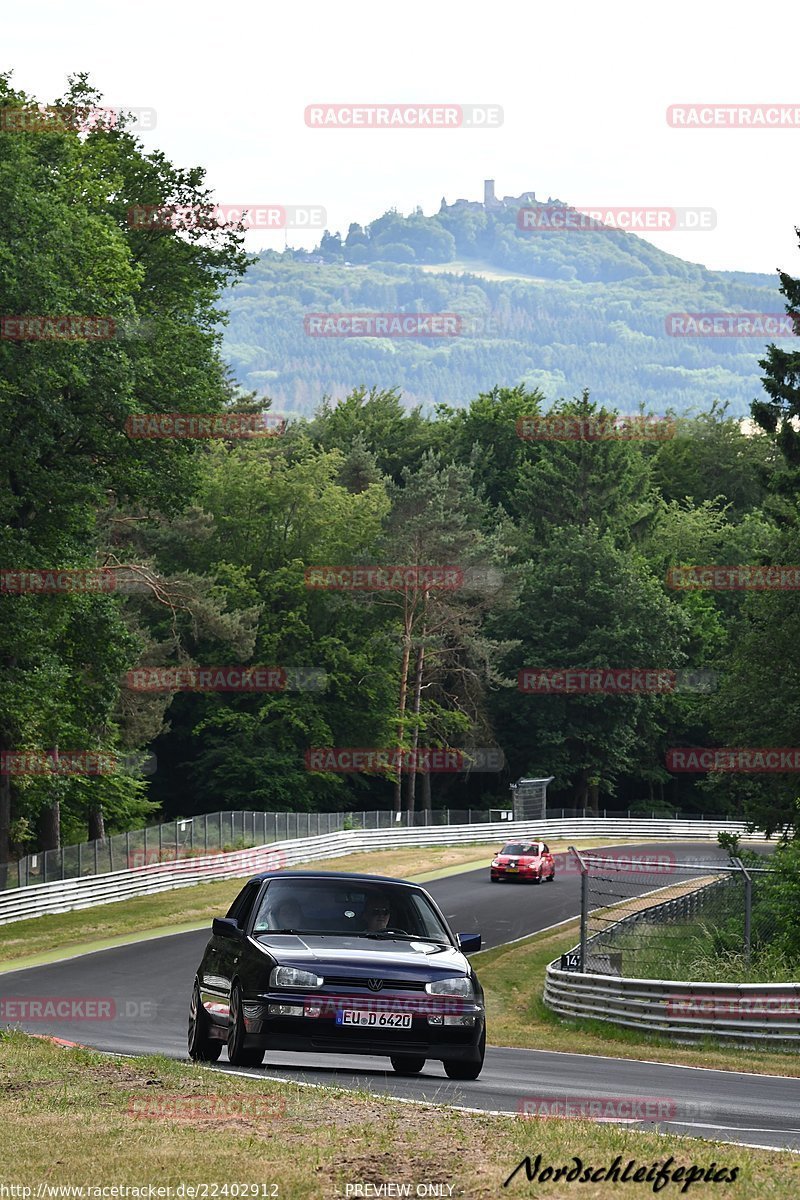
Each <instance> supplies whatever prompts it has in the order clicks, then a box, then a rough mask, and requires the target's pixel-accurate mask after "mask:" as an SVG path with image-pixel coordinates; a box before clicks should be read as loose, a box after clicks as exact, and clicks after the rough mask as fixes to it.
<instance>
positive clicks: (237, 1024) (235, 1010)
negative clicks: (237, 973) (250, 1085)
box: [228, 983, 264, 1067]
mask: <svg viewBox="0 0 800 1200" xmlns="http://www.w3.org/2000/svg"><path fill="white" fill-rule="evenodd" d="M244 1039H245V1031H244V1014H243V1012H242V989H241V988H240V987H239V984H238V983H234V985H233V987H232V988H231V1009H230V1024H229V1026H228V1062H229V1063H232V1064H233V1066H234V1067H260V1066H261V1064H262V1062H263V1061H264V1051H263V1050H251V1049H250V1047H249V1046H245V1044H244Z"/></svg>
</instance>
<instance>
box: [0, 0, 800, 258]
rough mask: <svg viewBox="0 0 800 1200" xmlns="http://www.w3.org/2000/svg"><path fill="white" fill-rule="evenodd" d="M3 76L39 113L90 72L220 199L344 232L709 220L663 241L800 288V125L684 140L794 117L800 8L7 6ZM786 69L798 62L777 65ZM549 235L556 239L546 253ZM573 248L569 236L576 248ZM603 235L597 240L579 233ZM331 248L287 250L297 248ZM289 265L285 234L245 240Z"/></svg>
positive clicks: (79, 0) (147, 139)
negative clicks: (490, 110) (352, 107)
mask: <svg viewBox="0 0 800 1200" xmlns="http://www.w3.org/2000/svg"><path fill="white" fill-rule="evenodd" d="M4 10H5V11H4V13H3V19H2V41H1V42H0V64H2V69H12V70H13V72H14V82H15V83H16V85H17V86H18V87H21V88H23V89H25V90H26V91H29V92H31V93H33V94H34V95H36V96H37V97H38V98H39V99H41V100H52V99H54V98H55V97H57V96H58V95H60V94H61V93H62V92H63V90H64V88H65V83H66V77H67V75H68V74H70V73H71V72H74V71H78V70H87V71H89V72H90V74H91V76H92V79H93V82H94V83H95V84H96V85H97V86H98V87H99V88H100V89H101V91H102V92H103V93H104V95H105V97H106V100H107V102H108V103H109V104H114V105H117V104H121V105H129V106H137V107H149V108H154V109H156V112H157V126H156V128H155V130H154V131H153V132H150V133H147V134H143V135H142V140H143V142H144V144H145V145H146V146H147V147H150V146H152V147H153V148H156V147H158V148H159V149H161V150H163V151H164V152H165V153H166V154H167V156H168V157H169V158H171V159H172V160H173V161H174V162H176V163H177V164H180V165H183V166H190V165H194V164H200V165H203V166H205V167H206V169H207V172H208V182H209V183H210V185H211V186H212V187H214V188H215V189H216V192H217V197H218V199H219V200H220V201H221V202H224V203H229V204H234V203H242V202H243V203H250V204H283V205H287V204H314V205H321V206H323V207H324V208H325V210H326V213H327V218H328V221H327V223H328V226H329V228H331V229H333V230H335V229H339V230H341V232H342V233H345V232H346V230H347V226H348V224H349V222H350V221H352V220H355V221H358V222H360V223H364V222H366V221H369V220H370V219H372V218H374V217H376V216H378V215H379V214H380V213H382V212H384V211H385V210H386V209H387V208H390V207H396V208H398V209H399V210H401V211H402V212H409V211H411V210H412V209H413V208H414V207H416V205H420V206H421V207H422V209H423V211H424V212H425V213H432V212H435V211H436V210H437V209H438V207H439V202H440V200H441V197H442V196H443V195H444V196H446V197H447V200H448V202H452V201H453V200H454V199H456V198H457V197H459V196H464V197H468V198H471V199H479V198H481V197H482V191H483V179H484V177H494V178H495V179H496V187H497V191H498V193H499V194H500V195H502V194H506V193H508V194H513V195H517V194H519V193H520V192H522V191H523V190H533V191H535V192H536V194H537V198H541V197H544V198H545V199H546V198H547V197H548V196H551V195H552V196H557V197H559V198H560V199H562V200H566V201H569V202H571V203H574V204H581V205H583V204H585V205H595V204H597V205H619V206H633V205H649V206H681V207H710V208H712V209H714V210H715V211H716V214H717V225H716V228H715V229H714V230H713V231H710V232H697V233H683V232H669V233H662V234H660V235H659V234H652V235H649V240H651V241H653V242H655V243H656V244H657V245H659V246H661V248H662V249H664V250H668V251H670V252H671V253H675V254H678V255H680V256H681V257H683V258H687V259H689V260H691V261H693V262H702V263H705V264H706V265H707V266H709V267H720V268H727V269H739V270H751V271H769V272H771V271H774V270H775V269H776V267H779V266H780V267H781V268H782V269H784V270H788V271H790V272H792V273H795V274H798V273H800V255H799V254H798V250H797V235H796V233H795V231H794V224H795V222H797V223H798V224H800V194H799V191H800V190H799V189H798V186H797V184H798V174H799V173H800V154H799V153H798V146H800V125H799V126H798V127H797V128H792V127H785V128H779V129H769V130H763V129H756V128H751V129H715V130H705V129H692V130H681V129H674V128H670V127H669V126H668V124H667V119H666V110H667V107H668V106H669V105H670V104H677V103H681V102H690V103H698V104H699V103H706V102H708V103H717V104H733V103H736V104H739V103H742V104H745V103H759V104H768V103H783V104H796V105H797V107H798V111H799V112H800V83H797V82H795V77H796V71H795V69H794V67H793V59H792V57H791V56H792V52H793V47H794V46H795V45H796V42H797V36H796V35H797V27H798V16H797V7H796V5H794V4H792V5H790V4H789V3H788V2H786V0H777V2H775V3H772V4H770V5H768V6H762V7H761V8H755V7H750V6H745V5H741V7H738V6H737V7H736V8H735V7H734V6H733V5H730V4H722V3H719V2H717V3H713V4H709V3H706V4H705V5H704V6H703V8H702V9H699V8H698V7H692V6H690V5H688V4H682V5H671V6H668V7H664V6H658V7H653V8H648V7H647V6H645V5H643V4H642V3H641V2H639V3H633V2H630V0H616V3H614V4H613V5H608V6H606V5H600V4H589V3H586V0H571V3H569V4H567V5H563V4H559V5H557V4H541V3H538V4H527V5H522V4H519V5H514V4H511V5H506V6H502V7H500V6H497V5H488V4H486V3H485V2H484V0H481V2H479V3H474V4H473V3H460V4H459V5H457V6H456V5H455V4H442V5H433V4H430V3H428V4H419V3H418V4H404V5H403V6H402V7H400V6H398V7H397V8H395V7H394V6H393V5H392V4H385V3H384V4H377V3H365V2H364V0H345V2H344V3H341V4H331V3H328V2H325V3H322V2H320V0H306V3H304V4H302V5H296V6H293V5H291V4H282V5H279V4H274V3H269V0H267V3H264V2H263V0H262V2H261V3H250V4H247V3H245V4H227V5H225V4H221V3H207V2H205V0H195V2H194V3H192V4H189V5H187V4H176V3H174V2H171V0H161V3H159V4H153V3H142V4H119V3H118V4H116V5H115V4H114V3H113V2H112V3H110V4H109V3H108V0H104V2H103V3H99V2H95V0H69V2H68V3H67V2H64V0H36V2H35V3H31V4H30V5H29V6H28V7H27V9H26V8H25V7H24V6H23V5H20V4H9V3H6V4H5V5H4ZM783 61H785V62H786V64H787V65H786V66H785V67H782V66H781V63H782V62H783ZM316 102H322V103H337V102H338V103H345V102H358V103H364V104H366V103H381V102H387V103H392V102H406V103H438V102H441V103H451V104H497V105H500V106H502V109H503V113H504V121H503V124H502V126H501V127H500V128H498V129H494V130H485V129H484V130H466V129H424V130H412V129H389V130H370V129H349V130H344V129H312V128H308V127H307V126H306V125H305V122H304V110H305V108H306V105H308V104H312V103H316ZM545 236H552V235H545ZM564 236H566V235H564ZM578 236H600V235H594V234H590V235H585V234H583V235H578ZM313 240H316V239H308V238H305V239H304V238H303V237H302V236H300V235H297V234H294V233H290V234H289V243H290V244H294V245H301V244H306V245H308V244H311V241H313ZM248 244H249V245H250V247H251V248H253V249H255V248H256V247H257V246H258V245H272V246H275V247H276V248H281V247H282V245H283V234H274V235H267V236H266V237H265V236H263V235H259V234H255V233H254V234H249V235H248Z"/></svg>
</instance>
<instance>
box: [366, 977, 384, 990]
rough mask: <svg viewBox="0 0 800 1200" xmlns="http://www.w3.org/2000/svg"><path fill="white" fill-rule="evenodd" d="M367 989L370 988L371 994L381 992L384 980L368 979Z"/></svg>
mask: <svg viewBox="0 0 800 1200" xmlns="http://www.w3.org/2000/svg"><path fill="white" fill-rule="evenodd" d="M367 987H368V988H369V990H370V991H371V992H379V991H380V990H381V988H382V987H383V980H382V979H368V980H367Z"/></svg>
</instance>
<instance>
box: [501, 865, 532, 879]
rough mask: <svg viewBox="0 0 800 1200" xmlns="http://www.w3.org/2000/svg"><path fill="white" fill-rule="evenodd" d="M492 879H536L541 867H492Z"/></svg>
mask: <svg viewBox="0 0 800 1200" xmlns="http://www.w3.org/2000/svg"><path fill="white" fill-rule="evenodd" d="M489 870H490V871H491V875H492V879H535V878H536V877H537V875H538V874H539V868H538V867H537V868H536V869H535V870H534V869H531V868H530V867H518V868H517V869H516V870H514V869H513V868H510V867H490V868H489Z"/></svg>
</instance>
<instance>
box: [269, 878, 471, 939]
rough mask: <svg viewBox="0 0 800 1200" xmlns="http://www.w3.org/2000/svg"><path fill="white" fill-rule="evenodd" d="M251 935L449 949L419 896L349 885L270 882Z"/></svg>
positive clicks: (314, 881)
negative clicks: (390, 941) (348, 938)
mask: <svg viewBox="0 0 800 1200" xmlns="http://www.w3.org/2000/svg"><path fill="white" fill-rule="evenodd" d="M253 933H254V934H265V933H296V934H333V935H342V934H352V935H354V936H356V937H371V938H392V937H396V938H400V939H408V940H410V941H433V942H441V943H444V944H446V945H448V946H449V945H452V942H451V940H450V936H449V934H448V932H447V930H446V929H445V927H444V926H443V924H442V922H441V920H440V919H439V917H438V916H437V914H436V912H435V911H434V909H433V908H432V906H431V904H430V902H429V900H428V899H427V898H426V896H425V895H424V894H423V893H422V892H419V891H417V890H416V889H414V888H410V887H401V886H395V885H393V884H391V883H384V884H378V883H376V884H371V883H356V882H353V881H352V880H341V881H338V880H334V881H332V880H328V879H302V878H296V879H274V880H272V881H271V882H270V884H269V886H268V887H267V890H266V892H265V893H264V896H263V897H262V900H261V903H260V905H259V907H258V911H257V913H256V916H255V921H254V923H253Z"/></svg>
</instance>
